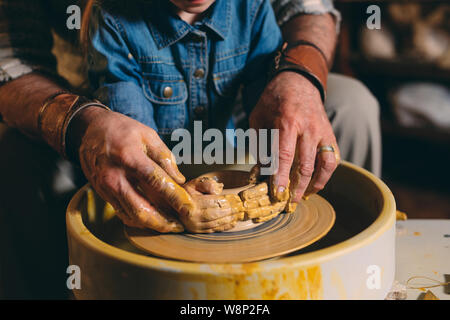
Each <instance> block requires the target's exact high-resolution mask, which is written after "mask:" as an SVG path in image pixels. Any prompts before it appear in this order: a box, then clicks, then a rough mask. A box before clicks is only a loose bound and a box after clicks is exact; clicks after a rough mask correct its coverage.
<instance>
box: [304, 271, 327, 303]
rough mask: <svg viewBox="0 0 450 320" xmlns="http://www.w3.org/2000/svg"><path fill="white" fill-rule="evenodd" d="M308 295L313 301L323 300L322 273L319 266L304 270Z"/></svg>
mask: <svg viewBox="0 0 450 320" xmlns="http://www.w3.org/2000/svg"><path fill="white" fill-rule="evenodd" d="M306 274H307V277H306V278H307V280H308V287H309V295H310V298H311V299H313V300H318V299H323V285H322V271H321V269H320V267H319V266H315V267H310V268H307V269H306Z"/></svg>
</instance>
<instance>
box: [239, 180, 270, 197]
mask: <svg viewBox="0 0 450 320" xmlns="http://www.w3.org/2000/svg"><path fill="white" fill-rule="evenodd" d="M267 192H268V187H267V183H265V182H263V183H260V184H257V185H256V186H254V187H251V188H248V189H246V190H244V191H241V192H239V196H240V197H241V199H242V200H251V199H255V198H259V197H261V196H264V195H267Z"/></svg>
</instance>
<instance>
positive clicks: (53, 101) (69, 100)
mask: <svg viewBox="0 0 450 320" xmlns="http://www.w3.org/2000/svg"><path fill="white" fill-rule="evenodd" d="M91 106H98V107H101V108H104V109H108V108H107V107H106V106H104V105H102V104H101V103H99V102H97V101H92V100H90V99H88V98H86V97H82V96H78V95H74V94H70V93H66V92H61V93H56V94H53V95H52V96H50V97H49V98H48V99H46V100H45V102H44V104H43V105H42V107H41V109H40V110H39V116H38V123H37V128H38V131H39V133H40V135H41V137H42V138H43V139H44V141H45V142H47V144H49V145H50V146H51V147H53V148H54V149H55V150H56V151H57V152H58V153H59V154H60V155H61V156H63V157H64V158H68V154H67V148H66V144H67V143H66V142H67V141H68V139H67V134H68V127H69V126H70V124H71V123H72V121H73V119H74V118H77V119H78V117H77V116H78V115H79V114H81V113H82V111H83V110H85V109H87V108H90V107H91ZM90 114H91V113H86V114H85V113H83V115H84V116H83V117H81V119H83V120H87V118H86V116H87V115H90ZM81 123H83V122H81Z"/></svg>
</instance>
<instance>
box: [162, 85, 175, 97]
mask: <svg viewBox="0 0 450 320" xmlns="http://www.w3.org/2000/svg"><path fill="white" fill-rule="evenodd" d="M163 95H164V98H170V97H171V96H172V95H173V89H172V87H165V88H164V90H163Z"/></svg>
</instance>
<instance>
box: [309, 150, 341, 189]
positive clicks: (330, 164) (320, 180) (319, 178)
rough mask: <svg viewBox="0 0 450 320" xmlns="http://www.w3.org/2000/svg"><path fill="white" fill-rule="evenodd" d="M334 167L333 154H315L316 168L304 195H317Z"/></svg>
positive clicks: (334, 157) (334, 159) (335, 164)
mask: <svg viewBox="0 0 450 320" xmlns="http://www.w3.org/2000/svg"><path fill="white" fill-rule="evenodd" d="M323 145H329V144H323ZM336 166H337V163H336V156H335V155H334V153H333V152H320V153H319V154H317V161H316V168H315V170H314V175H313V178H312V180H311V182H310V184H309V186H308V188H307V191H306V194H307V195H308V194H312V193H317V192H319V191H320V190H322V189H323V188H324V187H325V184H326V183H327V182H328V180H330V178H331V175H332V174H333V172H334V170H335V169H336Z"/></svg>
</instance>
